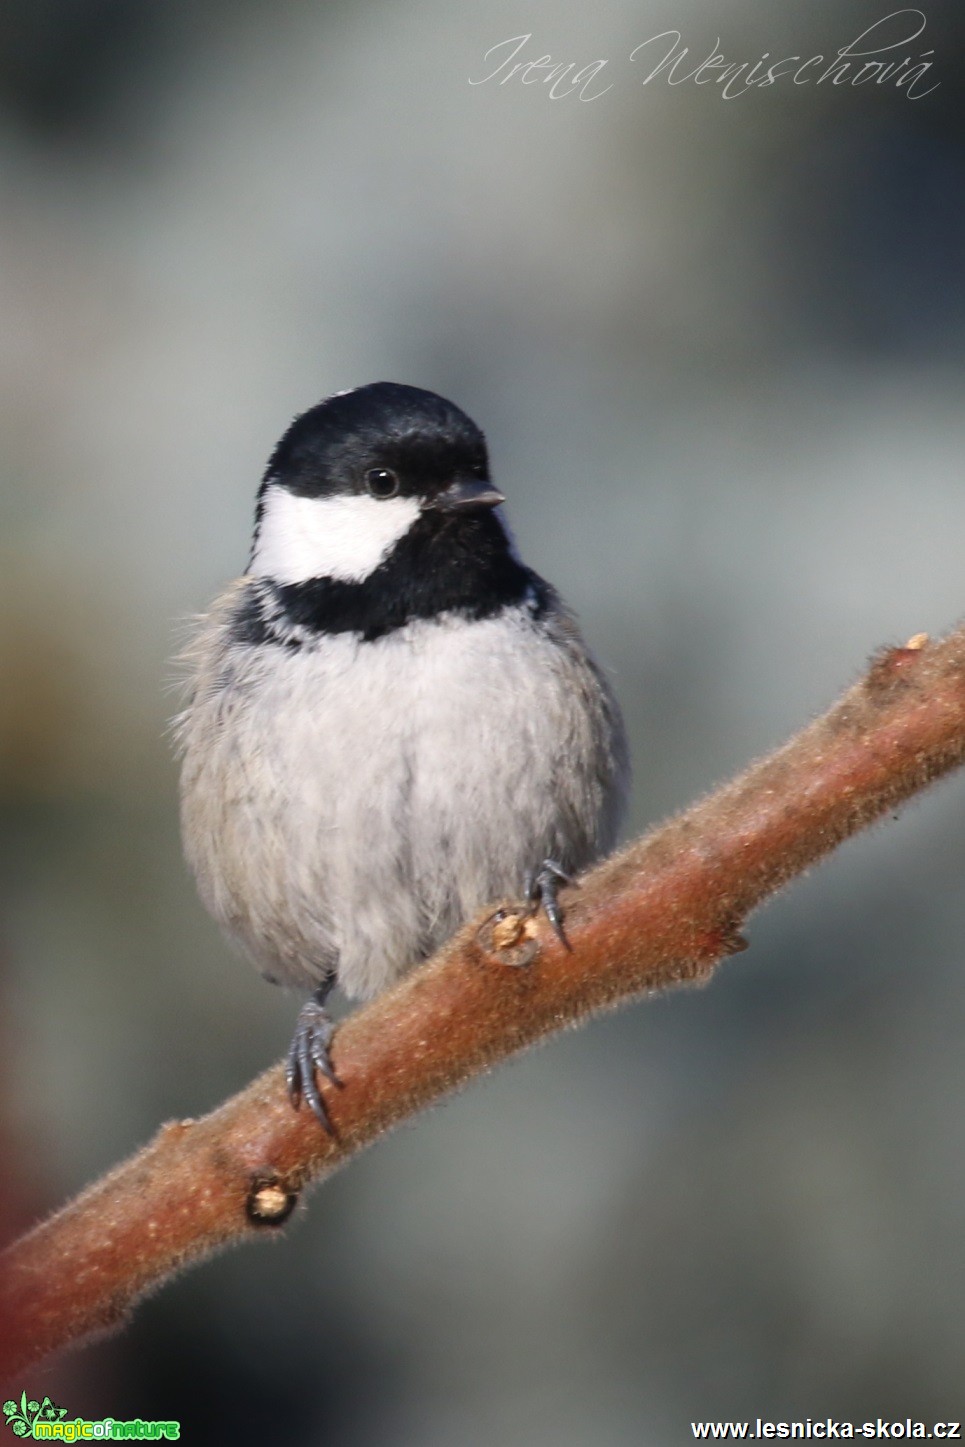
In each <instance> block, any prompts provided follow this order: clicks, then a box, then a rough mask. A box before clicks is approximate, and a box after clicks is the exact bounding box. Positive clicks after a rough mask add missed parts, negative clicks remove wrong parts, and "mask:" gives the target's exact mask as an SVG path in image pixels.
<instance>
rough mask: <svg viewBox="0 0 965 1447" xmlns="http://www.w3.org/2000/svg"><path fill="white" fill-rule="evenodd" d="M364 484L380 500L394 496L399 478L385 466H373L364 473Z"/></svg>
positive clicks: (397, 488)
mask: <svg viewBox="0 0 965 1447" xmlns="http://www.w3.org/2000/svg"><path fill="white" fill-rule="evenodd" d="M365 485H366V487H367V488H368V490H369V492H370V493H371V494H372V496H373V497H377V498H378V499H379V501H380V502H381V501H382V500H383V499H384V498H387V497H395V495H396V493H397V492H398V490H399V479H398V477H397V476H396V474H395V473H394V472H390V471H389V469H388V468H387V467H373V468H372V471H371V472H367V473H366V474H365Z"/></svg>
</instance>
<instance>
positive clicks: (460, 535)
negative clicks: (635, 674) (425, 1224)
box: [176, 382, 629, 1124]
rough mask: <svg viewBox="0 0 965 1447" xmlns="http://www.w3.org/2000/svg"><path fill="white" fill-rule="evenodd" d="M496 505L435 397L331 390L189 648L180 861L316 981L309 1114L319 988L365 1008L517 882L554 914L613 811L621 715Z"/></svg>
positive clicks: (269, 951)
mask: <svg viewBox="0 0 965 1447" xmlns="http://www.w3.org/2000/svg"><path fill="white" fill-rule="evenodd" d="M503 501H504V497H503V494H502V493H501V492H500V491H499V490H498V489H497V488H496V487H495V486H494V485H493V483H492V482H491V480H490V475H489V461H488V456H487V451H486V442H485V439H484V437H483V434H482V432H480V430H479V428H478V427H477V426H476V425H475V423H474V422H472V421H471V420H470V419H469V417H467V416H466V414H465V413H464V412H462V411H461V410H460V409H459V408H458V407H456V406H454V405H453V403H451V402H447V401H445V400H444V399H443V398H442V397H438V396H436V395H435V394H434V393H432V392H426V391H423V390H421V389H420V388H418V387H408V386H402V385H399V384H397V383H393V382H376V383H374V384H372V385H370V386H365V387H358V388H356V389H355V390H353V391H348V392H339V393H337V394H336V395H335V396H333V397H329V398H328V399H327V400H326V401H324V402H321V403H319V404H318V406H316V407H312V408H311V409H310V410H309V411H307V412H305V413H303V414H302V415H301V416H300V417H297V418H296V419H295V421H294V422H293V423H292V425H291V426H290V427H289V429H288V431H287V432H286V433H285V435H284V436H283V437H282V439H281V441H280V442H279V443H278V445H277V447H276V448H275V451H274V453H273V454H272V457H271V459H270V461H269V463H268V468H267V471H266V472H265V475H264V480H263V481H262V484H261V488H260V491H259V493H258V502H257V512H256V519H255V531H254V541H253V544H252V549H251V556H250V558H249V562H248V568H247V571H246V573H245V574H244V576H243V577H242V578H240V579H239V580H238V581H237V582H235V583H234V584H232V585H231V587H230V588H229V589H228V591H227V592H226V593H225V594H224V595H223V596H222V597H221V598H220V599H218V601H217V602H216V603H215V604H214V605H213V607H212V608H211V610H210V612H209V613H208V614H207V615H206V616H205V617H204V618H203V619H202V620H201V621H200V626H199V628H198V630H197V633H196V635H195V637H194V640H193V643H192V645H191V646H190V648H189V651H188V655H187V656H188V660H189V664H190V670H191V678H190V681H189V684H188V698H187V706H186V707H185V709H184V711H183V712H182V713H181V715H180V716H179V718H178V719H177V721H176V731H177V736H178V740H179V745H180V751H181V754H182V772H181V818H182V831H183V838H184V849H185V853H186V855H187V859H188V862H189V864H190V866H191V868H192V870H193V872H194V874H195V876H196V878H197V883H198V889H199V891H200V894H201V897H202V899H203V901H204V903H205V904H206V905H207V907H208V909H209V910H210V911H211V913H212V914H213V915H214V917H215V918H216V919H217V920H218V921H219V923H220V924H221V925H222V927H223V928H224V929H225V931H226V932H227V934H228V935H229V936H230V937H231V939H232V940H234V941H235V942H237V944H238V945H240V946H241V948H242V950H243V951H244V952H245V953H247V954H248V955H249V956H251V958H252V959H253V960H254V961H255V963H256V964H257V965H258V967H259V968H260V969H261V971H262V972H263V974H264V975H265V976H266V977H267V978H268V979H269V980H271V981H273V982H275V983H278V984H284V985H288V986H292V987H295V988H298V989H302V990H306V991H310V992H311V993H310V997H309V999H308V1000H307V1002H306V1004H305V1005H304V1006H303V1008H302V1010H301V1013H300V1014H299V1017H298V1022H297V1025H296V1030H295V1036H294V1039H293V1041H292V1045H291V1050H290V1053H289V1058H288V1085H289V1091H290V1094H291V1097H292V1100H293V1103H294V1104H295V1105H296V1106H297V1105H298V1104H299V1101H300V1100H301V1098H302V1097H304V1098H305V1099H306V1100H307V1101H308V1103H309V1104H310V1106H311V1107H312V1109H313V1110H314V1111H315V1113H316V1115H317V1116H318V1117H319V1119H320V1120H321V1121H322V1123H323V1124H327V1118H326V1114H325V1108H324V1104H323V1101H322V1097H321V1094H320V1091H319V1089H318V1084H317V1081H316V1069H317V1070H318V1071H320V1072H321V1073H322V1074H323V1075H325V1076H327V1077H328V1078H329V1079H332V1080H334V1079H335V1076H334V1071H333V1068H332V1063H331V1060H330V1058H329V1049H328V1047H329V1043H330V1040H331V1036H332V1032H333V1028H334V1027H333V1025H332V1022H331V1020H330V1018H329V1016H328V1015H327V1013H326V1011H325V1001H326V997H327V996H328V994H329V992H330V991H331V989H332V987H333V986H334V985H335V984H336V982H337V983H338V984H339V985H340V986H341V988H342V990H343V991H344V992H345V994H346V995H348V996H349V997H350V998H353V999H367V998H370V997H371V996H373V995H375V994H377V993H378V992H379V991H381V990H384V989H385V988H386V987H387V986H388V985H390V984H391V983H392V982H393V981H394V980H397V979H398V978H399V976H400V975H401V974H402V973H403V972H404V971H405V970H406V969H408V968H409V966H411V965H413V964H414V963H416V962H417V961H419V960H422V959H425V958H426V957H427V956H428V955H430V954H431V953H432V952H433V951H434V950H435V949H436V948H437V947H438V946H439V945H440V944H442V943H443V941H445V940H446V939H447V938H448V937H449V936H450V935H451V934H452V933H453V931H454V930H455V929H456V928H457V927H458V926H459V925H460V924H462V923H463V922H464V921H466V920H467V919H469V918H470V917H471V916H472V915H473V914H474V913H475V912H476V911H478V910H479V909H480V908H481V907H482V906H483V905H485V904H487V903H488V902H489V901H491V900H494V899H499V898H505V897H506V896H513V895H518V892H519V890H520V887H521V885H522V882H523V880H524V878H525V877H526V876H527V874H529V876H530V882H529V884H528V886H526V887H527V888H528V891H529V895H530V898H531V901H532V902H533V903H534V904H535V903H536V901H537V899H538V898H539V897H540V895H542V898H543V902H544V903H545V905H546V907H547V911H548V913H549V914H550V917H551V920H552V921H553V922H554V924H555V925H556V926H557V927H558V925H559V915H558V911H557V909H556V906H555V891H554V888H553V886H554V884H555V882H556V879H557V878H559V877H563V878H565V877H567V876H568V875H570V874H573V873H575V872H577V871H578V870H580V869H583V868H584V867H585V866H586V865H588V864H589V863H591V862H592V861H593V860H594V859H596V858H597V857H598V856H599V855H600V854H602V853H603V852H605V851H606V850H607V849H608V848H609V847H610V846H611V844H612V843H613V840H614V836H615V834H616V830H617V827H618V824H619V819H620V815H621V812H622V808H623V804H624V802H625V798H626V793H627V788H628V782H629V770H628V763H627V748H626V739H625V734H624V729H623V723H622V720H621V717H620V711H619V708H618V706H617V704H616V701H615V700H614V698H613V695H612V693H611V691H610V688H609V686H608V684H607V682H606V680H605V679H604V677H603V675H602V673H601V671H600V669H599V668H598V666H597V664H596V663H595V662H594V660H593V658H592V657H591V655H590V653H589V652H588V650H587V647H586V645H585V643H584V642H583V640H582V638H581V637H580V634H579V632H578V630H577V626H576V623H575V621H574V619H573V616H572V614H570V613H569V612H568V611H567V609H566V607H565V605H564V604H563V603H562V602H561V600H560V598H559V596H558V594H557V593H556V592H555V591H554V590H553V588H551V587H550V585H549V584H548V583H546V582H544V581H543V579H542V578H540V577H538V576H537V574H536V573H534V572H533V571H532V570H531V569H530V568H527V567H526V566H525V564H523V563H522V562H521V561H520V559H519V557H518V556H517V553H516V551H515V548H514V546H513V543H512V540H511V538H510V536H509V534H508V533H507V531H506V527H505V524H504V522H503V521H502V519H501V515H500V512H499V511H498V510H497V509H498V508H499V506H500V504H501V503H502V502H503Z"/></svg>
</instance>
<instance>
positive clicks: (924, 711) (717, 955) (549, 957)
mask: <svg viewBox="0 0 965 1447" xmlns="http://www.w3.org/2000/svg"><path fill="white" fill-rule="evenodd" d="M963 760H965V628H963V629H959V630H958V631H957V632H955V633H953V634H952V635H951V636H950V637H948V638H947V639H946V640H945V641H944V642H942V643H940V644H936V645H931V644H928V642H927V640H926V639H925V638H924V636H923V635H919V636H917V637H916V638H914V639H912V640H911V642H910V643H909V644H908V645H906V646H905V647H904V648H894V649H889V650H887V651H885V652H883V653H881V654H880V655H879V656H878V657H877V659H876V660H875V661H874V662H873V664H872V665H871V668H870V670H869V671H868V673H867V674H866V676H865V677H864V678H863V679H862V681H861V682H860V683H858V684H857V685H856V686H855V687H854V688H852V689H851V690H850V691H849V692H848V693H846V694H845V695H844V697H843V698H842V699H841V700H840V701H839V702H838V703H837V704H836V705H835V706H834V707H833V708H832V709H831V710H830V712H829V713H827V714H825V715H824V717H823V718H820V719H818V720H817V721H816V722H815V723H813V724H811V725H810V726H809V727H808V728H806V729H805V730H804V731H803V732H802V733H800V734H799V735H798V736H797V737H796V738H794V739H792V740H791V742H790V743H788V744H787V745H785V747H784V748H782V749H780V750H779V751H778V752H777V753H775V754H773V755H771V756H770V757H768V758H766V759H764V760H762V761H761V762H759V763H757V764H754V765H752V767H751V768H750V769H749V770H748V771H747V772H746V773H745V774H744V775H742V776H741V777H740V778H738V779H737V780H735V781H734V782H733V783H730V784H728V785H726V786H725V787H724V788H722V789H719V790H718V791H717V792H716V793H714V794H712V795H710V796H709V797H708V798H706V799H704V800H702V801H700V802H698V803H697V804H696V805H695V806H694V807H693V808H691V809H690V810H688V811H687V812H686V813H684V814H681V815H679V816H678V817H676V818H674V819H671V820H670V821H669V822H668V823H666V824H664V825H662V826H661V827H659V828H657V829H655V830H653V831H652V832H651V833H650V834H648V835H646V836H645V837H644V838H643V839H641V840H639V841H638V842H636V843H635V844H633V845H631V846H630V847H629V848H628V849H626V850H624V851H623V852H622V853H621V854H619V855H617V856H615V857H614V858H612V859H610V860H608V861H607V862H605V863H604V864H602V865H600V866H599V867H598V868H597V869H595V870H593V871H592V873H590V874H588V875H587V876H586V877H585V879H584V880H583V882H582V887H581V888H580V889H579V890H570V891H567V893H566V894H565V896H564V903H565V908H566V929H567V934H568V937H569V939H570V941H571V944H572V953H568V952H567V951H566V950H565V949H564V948H562V946H561V945H560V944H559V942H558V941H557V940H556V939H555V938H554V936H553V934H552V932H551V931H550V930H549V929H548V928H547V927H546V925H545V923H544V922H543V921H532V920H528V919H526V918H524V917H523V916H522V915H521V914H520V913H518V912H515V911H514V910H513V907H512V906H508V907H506V908H505V909H504V910H502V911H500V912H499V913H497V914H496V915H489V916H488V917H487V918H486V919H484V920H482V921H480V920H477V921H475V922H474V923H473V924H471V925H469V926H468V927H467V928H465V929H464V930H463V931H461V933H460V934H459V935H457V936H456V937H455V939H453V940H452V941H451V942H450V943H449V944H448V945H447V946H446V947H445V948H444V949H442V950H441V951H440V952H439V953H438V954H437V955H436V956H435V957H434V958H433V959H432V960H431V961H429V962H428V963H427V964H426V965H424V966H423V967H421V968H420V969H418V970H416V971H414V972H413V973H412V974H411V975H409V976H408V977H407V978H406V979H405V980H404V981H403V982H402V983H401V984H400V985H399V986H397V987H396V988H395V989H393V990H392V991H390V992H389V993H387V994H385V995H383V996H381V997H380V998H379V999H377V1000H376V1001H375V1002H374V1003H373V1004H371V1005H369V1006H367V1007H366V1008H365V1009H362V1010H359V1011H358V1012H357V1013H356V1014H355V1015H353V1016H352V1017H351V1018H350V1019H349V1020H347V1021H346V1022H345V1024H343V1025H342V1026H341V1028H340V1029H339V1031H338V1034H337V1036H336V1038H335V1042H334V1049H333V1057H334V1062H335V1066H336V1069H337V1071H338V1074H339V1077H340V1079H341V1081H342V1087H341V1088H340V1089H334V1088H332V1087H330V1086H328V1085H327V1084H326V1085H325V1087H324V1089H325V1101H326V1106H327V1108H328V1110H329V1113H330V1115H331V1118H332V1121H333V1122H334V1127H335V1132H336V1134H335V1136H334V1137H329V1136H326V1135H325V1134H324V1133H323V1132H322V1130H321V1129H320V1128H319V1126H318V1124H317V1122H316V1120H315V1119H314V1117H313V1116H312V1114H311V1113H310V1112H308V1111H307V1110H305V1109H302V1110H301V1111H300V1112H298V1113H297V1114H296V1113H295V1112H294V1111H293V1110H292V1109H291V1106H290V1105H289V1103H288V1099H287V1097H286V1094H285V1088H284V1082H283V1072H282V1067H281V1065H280V1064H279V1065H275V1066H273V1067H272V1068H271V1069H270V1070H268V1071H266V1072H265V1073H264V1074H263V1075H261V1076H259V1078H258V1079H257V1080H255V1081H253V1082H252V1084H251V1085H249V1086H248V1087H247V1088H246V1089H245V1090H243V1091H241V1093H240V1094H238V1095H236V1096H235V1097H234V1098H233V1099H231V1100H229V1101H227V1102H226V1103H225V1104H224V1105H222V1106H221V1107H220V1108H219V1109H217V1110H215V1111H213V1112H212V1113H211V1114H210V1115H208V1116H205V1117H204V1118H203V1119H200V1120H187V1121H179V1122H170V1123H168V1124H167V1125H165V1126H163V1127H162V1128H161V1130H160V1131H159V1133H158V1135H157V1136H156V1137H155V1139H154V1140H153V1141H152V1142H151V1143H150V1144H149V1145H148V1146H147V1147H146V1148H145V1149H144V1150H142V1151H140V1152H139V1153H138V1154H136V1155H135V1156H133V1157H131V1159H130V1160H128V1161H126V1162H124V1163H123V1164H122V1165H120V1166H118V1167H117V1168H116V1169H115V1170H113V1171H112V1172H111V1173H110V1174H109V1175H107V1176H105V1177H104V1178H103V1179H102V1180H100V1181H98V1182H97V1183H95V1184H94V1185H92V1186H90V1187H89V1188H88V1189H87V1190H86V1191H84V1192H83V1193H82V1194H81V1195H80V1196H78V1197H77V1198H76V1200H74V1201H72V1202H70V1203H69V1204H68V1205H66V1206H65V1207H63V1209H62V1210H60V1211H59V1212H57V1213H56V1214H55V1215H54V1216H52V1217H51V1218H50V1219H49V1220H47V1221H45V1222H43V1223H42V1224H41V1225H39V1226H37V1227H36V1228H35V1229H34V1230H33V1231H32V1232H30V1233H29V1234H28V1235H27V1236H25V1237H24V1238H23V1239H22V1240H20V1241H19V1242H18V1243H16V1244H15V1245H14V1246H13V1247H11V1248H10V1250H9V1251H8V1253H7V1254H6V1256H5V1257H4V1258H3V1275H2V1281H0V1292H2V1296H3V1300H2V1302H0V1322H3V1323H5V1324H6V1326H5V1329H4V1330H3V1332H2V1334H3V1336H4V1337H5V1338H6V1340H5V1341H4V1342H3V1343H0V1348H5V1352H6V1361H5V1363H4V1365H5V1367H6V1369H7V1370H9V1371H13V1370H20V1369H22V1368H23V1367H24V1366H25V1365H27V1364H29V1363H31V1362H33V1361H36V1360H37V1359H39V1358H40V1357H42V1356H45V1355H47V1354H48V1353H50V1352H51V1351H54V1350H55V1349H57V1348H58V1347H62V1346H64V1345H66V1344H68V1343H71V1342H77V1341H79V1340H81V1339H83V1338H84V1337H87V1336H89V1335H91V1334H92V1333H94V1332H97V1331H102V1330H105V1329H107V1328H109V1327H111V1326H113V1325H116V1324H117V1323H118V1322H120V1321H121V1320H122V1319H123V1318H124V1316H125V1315H126V1314H127V1313H128V1312H129V1311H130V1309H131V1307H132V1305H133V1304H134V1303H135V1302H136V1301H137V1300H138V1298H139V1297H140V1296H142V1295H143V1294H144V1293H145V1292H146V1291H147V1290H149V1289H150V1288H152V1287H155V1286H157V1285H158V1284H160V1283H161V1282H163V1281H164V1280H165V1279H166V1278H168V1277H169V1276H170V1275H172V1274H173V1273H174V1272H175V1271H177V1270H178V1269H180V1268H181V1267H184V1266H187V1265H189V1264H190V1263H192V1262H195V1261H198V1260H200V1259H201V1258H202V1257H204V1256H205V1255H207V1254H209V1253H210V1252H212V1251H214V1250H215V1249H217V1248H218V1247H221V1246H224V1245H227V1244H228V1243H229V1242H233V1241H239V1240H243V1239H245V1238H248V1239H251V1238H254V1237H256V1236H258V1235H263V1234H267V1233H268V1232H269V1231H270V1228H272V1227H273V1226H277V1225H279V1224H280V1223H281V1222H282V1221H284V1220H285V1219H286V1217H287V1216H288V1215H289V1214H290V1212H291V1210H292V1208H293V1206H294V1204H295V1202H296V1201H297V1199H298V1198H299V1196H300V1195H301V1193H302V1192H303V1191H304V1189H305V1187H306V1186H307V1185H308V1184H309V1183H310V1182H313V1181H316V1180H318V1179H320V1178H321V1177H322V1176H324V1175H327V1174H329V1173H330V1172H332V1171H334V1170H335V1169H336V1168H337V1167H339V1166H341V1165H343V1164H344V1163H345V1162H346V1161H347V1160H349V1159H350V1158H351V1157H352V1156H353V1155H355V1154H356V1153H357V1152H358V1151H360V1150H361V1149H362V1148H363V1147H364V1146H366V1145H368V1144H370V1143H371V1142H372V1141H373V1140H375V1139H376V1138H377V1137H378V1136H380V1135H381V1134H382V1133H383V1132H384V1131H386V1130H388V1129H389V1128H390V1127H391V1126H393V1125H395V1124H396V1123H397V1122H398V1121H400V1120H403V1119H405V1118H406V1117H408V1116H411V1115H413V1114H414V1113H415V1112H416V1111H419V1110H421V1109H422V1108H423V1107H425V1106H427V1105H429V1104H430V1103H431V1102H433V1101H435V1100H438V1099H440V1097H442V1096H444V1095H446V1094H448V1093H449V1092H451V1091H453V1090H455V1089H457V1088H458V1087H459V1086H461V1085H463V1084H465V1082H467V1081H468V1080H470V1079H472V1078H473V1077H474V1076H476V1075H478V1074H479V1073H480V1072H482V1071H484V1070H486V1069H487V1068H488V1067H490V1066H492V1065H494V1064H495V1063H496V1062H497V1061H500V1060H504V1059H506V1058H507V1057H508V1056H510V1055H512V1054H514V1053H515V1052H517V1051H519V1050H522V1049H523V1048H525V1047H526V1046H527V1045H529V1044H531V1043H532V1042H533V1041H535V1040H537V1039H539V1038H540V1037H542V1036H544V1035H548V1034H550V1033H552V1032H554V1031H556V1030H559V1029H561V1028H563V1027H565V1026H567V1025H570V1024H572V1023H574V1022H575V1021H578V1020H580V1019H583V1018H584V1017H586V1016H587V1015H589V1014H591V1013H593V1012H594V1011H598V1010H601V1009H605V1008H608V1007H611V1006H615V1005H617V1004H619V1003H622V1002H625V1001H628V1000H631V999H633V998H634V997H636V996H639V995H641V994H643V993H644V992H646V991H650V990H654V989H658V988H659V989H662V988H666V987H668V986H671V985H679V984H683V983H686V982H690V981H701V980H705V979H707V978H708V976H709V975H710V974H711V972H712V970H713V968H714V966H715V965H716V964H717V963H718V962H719V961H720V960H721V959H722V958H723V957H724V956H725V955H727V954H730V953H733V952H734V951H735V950H738V949H741V948H743V941H742V940H741V938H740V936H739V934H738V930H739V928H740V926H741V924H742V922H743V920H744V918H745V917H746V915H747V914H748V912H749V911H750V910H751V909H753V908H754V907H755V906H756V905H758V904H760V903H761V901H762V900H764V899H766V898H767V897H768V896H769V895H771V894H773V893H774V892H775V891H776V890H777V889H779V888H780V887H781V886H782V885H783V884H785V883H786V882H787V881H788V880H789V879H791V878H792V877H793V876H795V875H797V874H800V873H801V872H802V871H803V870H804V869H806V868H807V866H808V865H810V864H813V863H814V862H815V861H816V860H818V859H820V858H821V857H822V856H823V855H825V854H827V853H828V852H829V851H830V850H832V849H833V848H834V847H835V846H836V845H838V844H839V843H841V842H842V841H843V840H844V839H846V838H848V837H849V836H850V835H852V834H855V833H856V832H857V831H858V830H860V829H862V828H864V827H865V826H867V825H869V824H871V823H872V822H873V821H874V820H875V819H877V818H879V817H881V816H882V815H883V814H885V813H886V812H887V811H888V810H889V809H891V808H893V807H894V806H895V805H896V804H898V803H900V802H901V801H902V800H903V799H906V798H908V797H909V796H910V795H911V794H914V793H916V792H917V791H918V790H920V789H922V788H924V787H925V786H926V785H927V784H929V783H930V782H931V781H932V780H934V779H937V778H938V777H939V776H940V775H942V774H944V773H946V772H947V771H948V770H950V769H952V768H953V767H955V766H956V765H957V764H960V763H961V762H963ZM524 965H526V966H528V968H513V967H514V966H524Z"/></svg>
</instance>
